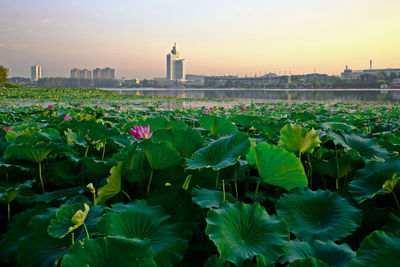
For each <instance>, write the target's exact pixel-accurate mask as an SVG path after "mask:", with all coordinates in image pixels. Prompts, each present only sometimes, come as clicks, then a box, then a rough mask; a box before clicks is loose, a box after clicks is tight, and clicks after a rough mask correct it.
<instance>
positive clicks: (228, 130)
mask: <svg viewBox="0 0 400 267" xmlns="http://www.w3.org/2000/svg"><path fill="white" fill-rule="evenodd" d="M199 123H200V126H201V127H203V128H204V129H206V130H208V131H210V132H211V133H212V135H213V136H224V135H231V134H233V133H235V132H237V131H238V129H237V127H236V125H234V124H233V123H232V121H230V120H228V119H226V118H220V117H216V116H213V115H205V116H202V117H201V118H200V120H199Z"/></svg>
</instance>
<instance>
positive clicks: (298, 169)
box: [247, 143, 308, 190]
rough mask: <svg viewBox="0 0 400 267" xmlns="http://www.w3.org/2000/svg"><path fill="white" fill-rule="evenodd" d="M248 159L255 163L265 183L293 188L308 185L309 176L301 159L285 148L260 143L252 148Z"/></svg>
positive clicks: (287, 188) (252, 163) (288, 188)
mask: <svg viewBox="0 0 400 267" xmlns="http://www.w3.org/2000/svg"><path fill="white" fill-rule="evenodd" d="M247 161H248V162H249V164H251V165H255V166H256V167H257V169H258V173H259V175H260V177H261V180H262V181H263V182H264V183H267V184H271V185H275V186H279V187H282V188H284V189H286V190H291V189H293V188H296V187H306V186H307V184H308V181H307V176H306V174H305V172H304V167H303V165H302V164H301V161H300V160H299V159H298V158H297V157H296V156H295V155H294V154H293V153H290V152H288V151H286V150H285V149H283V148H280V147H276V146H273V145H269V144H267V143H258V144H257V145H256V146H255V147H254V146H252V147H251V148H250V152H249V153H248V154H247Z"/></svg>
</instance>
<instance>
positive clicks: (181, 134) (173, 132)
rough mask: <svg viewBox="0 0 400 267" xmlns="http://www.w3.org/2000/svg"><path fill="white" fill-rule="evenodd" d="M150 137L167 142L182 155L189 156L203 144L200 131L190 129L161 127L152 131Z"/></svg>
mask: <svg viewBox="0 0 400 267" xmlns="http://www.w3.org/2000/svg"><path fill="white" fill-rule="evenodd" d="M152 138H153V139H155V140H157V141H165V142H167V143H169V144H170V145H171V146H172V147H173V148H175V149H176V151H178V152H179V153H180V154H181V155H182V156H183V157H190V156H191V155H192V154H193V152H195V151H196V150H198V149H199V148H201V147H202V145H203V138H202V137H201V136H200V132H199V131H195V130H192V129H185V130H184V129H175V128H173V129H162V130H158V131H156V132H154V134H153V137H152Z"/></svg>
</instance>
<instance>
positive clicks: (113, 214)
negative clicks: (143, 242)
mask: <svg viewBox="0 0 400 267" xmlns="http://www.w3.org/2000/svg"><path fill="white" fill-rule="evenodd" d="M98 226H99V231H100V232H101V233H103V234H106V235H117V236H122V237H126V238H139V239H149V240H150V241H151V244H152V246H151V248H152V251H153V253H154V260H155V261H156V263H157V264H158V265H162V266H175V265H176V264H177V263H179V262H180V261H181V260H182V258H183V256H184V254H185V250H186V247H187V239H186V238H185V237H186V233H185V232H184V231H182V227H181V226H180V225H179V224H176V223H174V222H173V221H172V219H171V217H170V216H168V215H167V214H166V213H165V211H164V210H163V209H162V208H161V207H160V206H148V205H147V204H146V202H145V201H143V200H136V201H134V202H131V203H129V204H126V205H123V204H115V205H112V209H111V210H109V212H108V213H107V215H106V216H105V217H104V219H103V220H102V221H101V222H100V223H99V225H98Z"/></svg>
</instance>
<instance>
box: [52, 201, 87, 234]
mask: <svg viewBox="0 0 400 267" xmlns="http://www.w3.org/2000/svg"><path fill="white" fill-rule="evenodd" d="M82 209H84V211H82ZM89 210H90V207H89V205H88V204H86V203H83V204H82V203H75V204H72V205H62V206H61V208H59V209H58V210H57V211H56V218H54V219H52V220H51V221H50V225H49V227H48V228H47V232H48V233H49V235H51V236H52V237H55V238H63V237H64V236H66V235H67V234H69V233H71V232H73V231H74V230H75V229H77V228H79V227H81V226H82V225H83V224H84V222H85V219H86V216H87V215H88V213H89Z"/></svg>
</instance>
